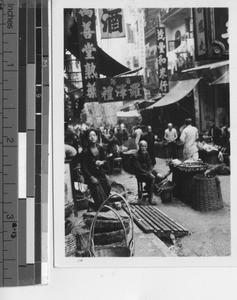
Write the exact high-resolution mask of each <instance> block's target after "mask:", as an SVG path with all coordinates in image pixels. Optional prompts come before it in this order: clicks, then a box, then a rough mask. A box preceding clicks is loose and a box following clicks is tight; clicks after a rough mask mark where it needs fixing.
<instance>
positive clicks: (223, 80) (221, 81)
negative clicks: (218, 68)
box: [210, 71, 229, 85]
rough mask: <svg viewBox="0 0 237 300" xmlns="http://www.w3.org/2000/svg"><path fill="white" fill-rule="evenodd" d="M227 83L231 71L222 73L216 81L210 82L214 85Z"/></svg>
mask: <svg viewBox="0 0 237 300" xmlns="http://www.w3.org/2000/svg"><path fill="white" fill-rule="evenodd" d="M225 83H229V71H227V72H225V73H224V74H223V75H221V76H220V77H219V78H217V79H216V80H215V81H213V82H212V83H210V85H213V84H225Z"/></svg>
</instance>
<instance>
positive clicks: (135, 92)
mask: <svg viewBox="0 0 237 300" xmlns="http://www.w3.org/2000/svg"><path fill="white" fill-rule="evenodd" d="M98 83H99V102H101V103H107V102H115V101H125V100H139V99H144V89H143V77H142V76H127V77H114V78H101V79H100V80H99V81H98Z"/></svg>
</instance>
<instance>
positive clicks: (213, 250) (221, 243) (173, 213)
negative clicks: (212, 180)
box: [111, 158, 231, 257]
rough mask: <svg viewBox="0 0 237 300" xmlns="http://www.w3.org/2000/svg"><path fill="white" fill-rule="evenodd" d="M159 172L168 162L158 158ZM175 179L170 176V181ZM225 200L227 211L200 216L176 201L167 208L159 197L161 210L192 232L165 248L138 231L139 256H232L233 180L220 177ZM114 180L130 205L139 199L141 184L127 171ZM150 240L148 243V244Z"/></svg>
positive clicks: (136, 254) (156, 239)
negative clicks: (138, 191)
mask: <svg viewBox="0 0 237 300" xmlns="http://www.w3.org/2000/svg"><path fill="white" fill-rule="evenodd" d="M155 168H156V169H157V170H158V171H159V172H161V173H165V172H166V171H167V170H168V167H167V166H166V161H165V159H161V158H156V166H155ZM171 178H172V175H170V178H169V179H170V180H171ZM219 179H220V182H221V191H222V196H223V208H222V209H220V210H218V211H211V212H200V211H196V210H194V209H193V208H191V207H190V206H188V205H186V204H184V203H183V202H181V201H179V200H178V199H175V198H173V201H172V203H169V204H163V203H162V202H161V199H160V198H159V197H158V196H155V199H156V200H157V202H158V204H157V208H159V209H160V210H161V211H162V212H164V213H165V214H166V215H168V216H169V217H170V218H171V219H173V220H174V221H176V222H177V223H179V224H181V225H182V226H183V227H185V228H186V229H187V230H188V231H189V235H187V236H184V237H182V238H179V239H177V240H176V241H175V244H174V245H172V244H171V243H169V242H167V241H166V244H164V243H163V242H162V241H160V240H159V238H158V237H156V236H155V235H154V234H153V233H152V234H145V233H142V232H141V230H140V229H138V228H137V227H136V226H135V227H136V228H135V243H136V244H135V247H136V251H135V256H173V255H177V256H184V257H188V256H228V255H230V254H231V250H230V248H231V244H230V242H231V232H230V176H219ZM111 180H114V181H116V182H118V183H121V184H123V185H124V187H125V188H126V191H127V200H128V202H129V201H131V200H134V199H135V198H137V181H136V178H135V177H134V176H133V175H130V174H128V173H126V172H124V171H122V173H121V174H116V175H113V176H111ZM144 239H146V243H144Z"/></svg>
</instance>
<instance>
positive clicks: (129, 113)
mask: <svg viewBox="0 0 237 300" xmlns="http://www.w3.org/2000/svg"><path fill="white" fill-rule="evenodd" d="M117 117H118V118H135V117H140V114H139V112H138V111H137V110H129V111H118V112H117Z"/></svg>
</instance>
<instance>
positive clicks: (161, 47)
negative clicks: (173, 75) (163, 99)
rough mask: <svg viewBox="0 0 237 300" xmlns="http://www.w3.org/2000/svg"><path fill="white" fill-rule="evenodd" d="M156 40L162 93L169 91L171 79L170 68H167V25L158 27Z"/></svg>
mask: <svg viewBox="0 0 237 300" xmlns="http://www.w3.org/2000/svg"><path fill="white" fill-rule="evenodd" d="M156 40H157V61H158V79H159V89H160V92H161V93H168V91H169V81H168V70H167V56H166V52H167V50H166V38H165V27H157V28H156Z"/></svg>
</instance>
